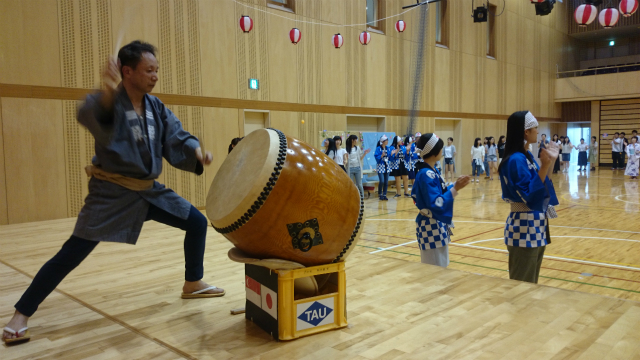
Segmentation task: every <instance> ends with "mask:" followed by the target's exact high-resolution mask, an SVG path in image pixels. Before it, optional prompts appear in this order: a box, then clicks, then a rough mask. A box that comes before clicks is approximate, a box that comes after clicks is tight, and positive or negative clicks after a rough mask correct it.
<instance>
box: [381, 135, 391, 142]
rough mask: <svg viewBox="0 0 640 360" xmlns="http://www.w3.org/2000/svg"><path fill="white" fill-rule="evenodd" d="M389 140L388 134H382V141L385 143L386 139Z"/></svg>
mask: <svg viewBox="0 0 640 360" xmlns="http://www.w3.org/2000/svg"><path fill="white" fill-rule="evenodd" d="M387 140H389V138H388V137H387V135H382V137H381V138H380V142H381V143H383V142H385V141H387Z"/></svg>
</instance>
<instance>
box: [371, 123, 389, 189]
mask: <svg viewBox="0 0 640 360" xmlns="http://www.w3.org/2000/svg"><path fill="white" fill-rule="evenodd" d="M387 144H389V138H387V136H386V135H382V137H381V138H380V141H378V146H377V147H376V152H375V154H374V157H375V158H376V163H377V166H376V172H377V173H378V180H379V182H378V196H380V200H384V201H386V200H389V199H388V198H387V188H388V187H389V173H390V172H391V166H389V157H390V156H391V150H390V149H389V147H388V146H387Z"/></svg>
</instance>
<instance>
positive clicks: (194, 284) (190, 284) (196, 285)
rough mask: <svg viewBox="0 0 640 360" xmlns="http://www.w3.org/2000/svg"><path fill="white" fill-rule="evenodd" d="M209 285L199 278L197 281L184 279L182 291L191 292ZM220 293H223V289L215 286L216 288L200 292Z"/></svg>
mask: <svg viewBox="0 0 640 360" xmlns="http://www.w3.org/2000/svg"><path fill="white" fill-rule="evenodd" d="M209 286H211V285H209V284H207V283H206V282H204V281H202V280H199V281H185V282H184V286H183V287H182V292H183V293H185V294H191V293H193V292H196V291H198V290H202V289H206V288H208V287H209ZM221 293H224V289H221V288H216V289H212V290H208V291H205V292H203V293H202V294H221Z"/></svg>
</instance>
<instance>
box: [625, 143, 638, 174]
mask: <svg viewBox="0 0 640 360" xmlns="http://www.w3.org/2000/svg"><path fill="white" fill-rule="evenodd" d="M627 155H629V162H628V163H627V169H626V170H625V172H624V174H625V175H627V176H631V179H634V180H635V179H637V178H638V169H639V168H640V160H639V159H640V144H638V137H637V136H634V137H632V138H631V143H630V144H629V145H627Z"/></svg>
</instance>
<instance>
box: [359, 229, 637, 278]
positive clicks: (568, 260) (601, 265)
mask: <svg viewBox="0 0 640 360" xmlns="http://www.w3.org/2000/svg"><path fill="white" fill-rule="evenodd" d="M360 240H364V241H371V242H376V243H381V244H389V245H397V244H394V243H390V242H386V241H380V240H371V239H365V238H362V237H361V238H360ZM500 240H502V238H500ZM416 242H417V241H416ZM407 245H408V244H407ZM453 245H464V244H453ZM358 246H360V244H358ZM362 246H363V247H366V248H370V249H376V250H382V249H383V248H381V247H375V246H366V245H362ZM404 246H406V245H404ZM468 248H470V249H473V250H478V251H488V252H499V253H503V252H506V250H505V251H503V250H501V249H496V248H491V247H484V246H470V247H468ZM389 251H390V252H397V253H401V252H399V251H396V250H389ZM401 254H403V253H401ZM409 255H415V254H409ZM545 259H548V260H551V261H557V262H566V263H578V262H576V261H574V259H563V258H549V257H548V256H545ZM605 264H606V263H604V264H601V263H597V264H586V265H589V266H593V267H601V268H606V269H611V267H609V266H606V265H605ZM614 268H615V269H617V270H622V271H631V272H634V273H637V272H640V268H630V269H623V268H617V267H614Z"/></svg>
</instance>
